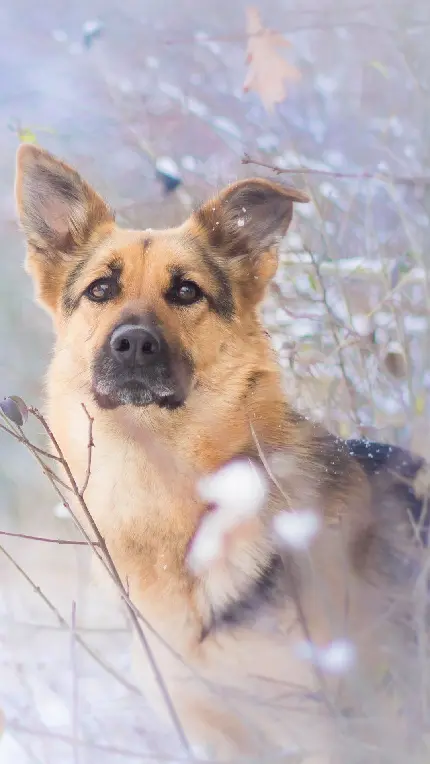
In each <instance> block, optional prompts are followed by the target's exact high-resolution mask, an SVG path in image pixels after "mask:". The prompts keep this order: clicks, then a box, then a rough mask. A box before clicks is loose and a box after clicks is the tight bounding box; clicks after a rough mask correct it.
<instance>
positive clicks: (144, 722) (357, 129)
mask: <svg viewBox="0 0 430 764" xmlns="http://www.w3.org/2000/svg"><path fill="white" fill-rule="evenodd" d="M429 31H430V5H429V4H428V3H426V2H425V1H424V0H412V1H406V0H379V2H378V3H366V2H365V1H364V0H363V1H362V2H360V0H342V2H341V1H340V0H338V2H334V1H332V0H319V2H316V0H313V1H312V0H301V1H300V2H297V0H291V1H288V0H265V2H264V3H258V2H257V3H256V5H255V6H249V5H248V4H247V2H245V1H244V0H236V2H234V3H231V2H227V1H226V0H218V2H217V3H215V2H213V3H209V2H208V1H207V0H201V2H199V3H197V2H196V1H195V0H182V1H181V2H172V1H171V0H140V2H136V1H135V0H122V1H121V2H118V0H103V2H102V1H101V0H86V2H82V0H75V2H74V3H66V2H65V1H64V0H45V2H44V3H43V4H31V3H29V2H28V0H15V1H14V2H12V0H4V2H3V3H2V6H1V8H0V227H1V233H2V247H1V250H0V262H1V278H0V311H1V321H0V333H1V345H0V347H1V351H0V363H1V374H0V395H1V396H6V395H10V394H15V395H20V396H22V397H23V398H24V399H25V400H26V401H27V402H28V403H31V404H35V405H39V404H40V403H41V401H42V399H43V394H42V388H43V376H44V371H45V369H46V366H47V363H48V360H49V351H50V347H51V344H52V334H51V327H50V322H49V319H48V318H47V317H46V316H45V315H44V314H43V312H42V311H41V310H40V309H39V308H38V307H37V306H35V305H34V303H33V295H32V286H31V284H30V281H29V279H28V277H27V276H26V275H25V273H24V270H23V260H24V245H23V239H22V236H21V235H20V233H19V230H18V226H17V222H16V217H15V210H14V199H13V182H14V153H15V150H16V147H17V145H18V144H19V142H20V141H30V142H37V143H39V144H40V145H42V146H44V147H46V148H47V149H49V150H50V151H52V152H53V153H55V154H57V155H59V156H60V157H61V158H63V159H64V160H65V161H67V162H68V163H70V164H72V165H74V166H76V167H77V169H78V170H79V171H80V172H81V173H82V174H83V175H84V176H85V177H86V179H87V180H89V181H90V183H92V184H93V185H94V186H95V187H96V188H97V190H98V191H99V192H100V193H101V194H103V195H104V196H105V197H106V199H107V200H108V201H109V203H110V204H111V205H112V206H113V207H114V208H115V209H116V211H117V217H118V220H119V222H121V223H123V224H125V225H128V226H131V227H134V226H136V227H147V226H150V227H153V228H155V227H165V226H167V225H170V224H175V223H179V222H180V221H182V220H183V219H184V218H185V217H186V216H187V215H188V214H189V212H190V210H191V208H192V207H193V206H194V205H196V204H198V203H199V202H200V201H202V200H204V199H205V198H206V197H207V196H208V195H209V194H211V193H213V191H214V189H216V188H220V187H221V186H222V185H224V184H226V183H228V182H230V181H232V180H235V179H237V178H238V177H245V176H247V175H256V174H257V175H264V176H270V177H274V176H275V175H274V171H273V169H271V168H272V167H275V168H278V169H279V170H283V171H287V174H286V175H283V176H280V179H281V180H284V181H285V182H290V183H294V184H295V185H297V186H298V187H300V188H303V189H305V190H307V191H308V192H309V193H310V194H311V197H312V203H311V204H309V205H307V206H305V205H303V206H298V207H297V210H296V216H295V221H294V224H293V226H292V228H291V229H290V232H289V235H288V236H287V238H286V241H285V242H284V243H283V246H282V255H281V266H280V269H279V273H278V277H277V283H276V284H275V285H274V288H273V290H272V293H271V295H270V297H269V300H268V302H267V306H266V309H265V320H266V323H267V325H268V327H269V329H270V330H271V332H272V336H273V343H274V346H275V348H276V350H277V351H278V352H279V353H280V357H281V361H282V364H283V367H284V369H285V380H286V385H287V389H288V391H289V393H290V395H291V398H292V400H294V401H295V402H296V405H297V406H298V407H300V408H301V409H302V410H304V411H305V412H306V413H308V414H309V415H311V416H313V417H316V418H321V419H323V420H324V421H325V422H326V423H327V424H328V425H329V426H330V427H331V428H332V429H333V430H335V431H337V432H338V433H340V434H341V435H342V436H344V437H346V436H349V435H358V434H359V435H364V436H367V437H378V439H382V440H394V441H396V442H398V443H400V444H402V445H407V446H410V447H412V448H413V449H414V450H416V451H418V452H419V453H422V454H423V455H426V454H427V452H428V426H429V404H428V394H427V393H428V388H429V385H430V334H429V310H428V307H429V296H430V295H429V289H428V287H429V284H428V281H429V254H428V251H429V238H430V230H429V215H430V46H429V44H428V39H429ZM243 159H245V162H247V163H245V164H244V163H243ZM251 160H255V162H256V164H252V163H250V162H251ZM40 434H41V433H37V432H36V436H37V437H39V436H40ZM0 454H1V459H0V529H2V530H4V531H7V532H18V533H30V534H33V535H38V534H40V535H54V536H57V537H59V536H63V537H65V536H67V535H70V534H71V533H72V532H73V531H72V529H71V528H70V522H69V521H68V520H67V519H60V518H58V517H56V516H55V514H54V506H55V504H56V498H55V495H54V493H53V491H52V489H51V488H50V486H49V483H48V482H47V481H46V480H45V479H44V477H43V475H42V474H41V473H40V469H39V468H38V465H37V464H36V463H35V462H34V461H33V460H32V459H31V457H30V456H29V454H28V453H27V452H26V451H25V449H24V448H23V447H22V446H20V444H17V443H15V442H13V441H12V439H11V438H9V437H8V436H7V435H5V434H4V433H0ZM0 541H1V543H3V541H4V548H5V549H7V550H8V552H9V553H10V554H12V555H13V557H14V559H15V560H17V561H18V562H20V564H21V565H23V564H24V563H25V570H26V571H27V573H28V574H31V578H32V582H33V583H35V584H36V585H37V586H39V587H40V588H41V589H43V591H44V592H45V593H47V595H48V596H49V598H50V601H51V603H55V607H56V608H57V609H58V610H59V611H60V612H61V614H62V615H63V617H64V618H66V620H67V622H68V623H70V622H71V617H72V616H71V613H72V601H73V600H75V601H77V602H78V606H77V609H76V615H75V616H73V620H74V623H75V626H76V629H77V630H78V631H79V633H80V634H81V635H84V636H85V639H86V640H87V642H88V644H89V645H91V646H92V647H94V648H97V649H98V650H99V651H101V652H102V654H103V656H104V657H105V658H106V659H109V661H110V662H111V663H112V664H113V665H115V666H116V667H117V668H118V667H121V671H124V672H126V671H127V661H128V658H127V649H126V646H127V640H128V626H127V624H126V623H125V622H124V619H123V616H122V615H121V614H120V613H119V612H117V609H116V608H115V607H114V606H113V605H112V606H111V605H109V606H107V605H106V602H105V601H104V600H102V599H101V595H100V593H94V592H93V591H92V590H91V587H90V586H88V585H87V580H88V575H87V568H88V560H87V557H86V551H85V550H83V549H82V550H81V549H79V548H78V547H76V548H67V547H58V546H56V545H52V544H39V543H37V542H35V541H30V540H28V541H26V540H23V539H12V538H6V537H5V538H4V539H3V540H1V539H0ZM0 576H1V579H0V584H1V586H0V707H2V708H3V709H4V711H5V714H6V716H7V718H8V720H9V728H8V732H7V733H6V735H5V736H4V738H3V742H2V744H1V745H0V762H1V764H6V762H7V764H10V763H11V762H12V761H13V762H14V764H19V763H20V762H21V761H22V762H33V761H34V762H43V764H45V763H46V764H48V763H49V762H60V761H61V762H68V761H76V760H77V759H76V755H77V754H76V751H75V752H73V750H72V749H73V746H72V745H71V742H70V741H71V726H73V724H75V725H78V727H79V730H78V731H79V734H80V735H81V737H82V739H85V740H87V741H90V742H91V743H92V746H93V747H91V746H90V747H88V746H87V747H82V748H81V749H80V750H79V759H78V760H79V761H80V762H87V761H88V762H89V761H90V760H91V761H92V762H93V761H96V762H97V761H100V762H101V761H103V762H110V761H112V762H114V761H130V762H131V761H134V760H136V759H137V758H140V755H141V752H142V750H143V748H142V746H146V747H147V748H148V750H156V749H157V747H158V750H160V751H165V750H166V746H167V744H168V739H167V738H164V739H163V741H162V746H161V747H160V745H161V744H160V741H159V736H158V735H157V734H156V732H157V731H156V727H154V724H153V721H152V720H151V718H150V717H149V715H148V712H147V711H146V710H145V713H144V714H142V708H144V706H143V705H142V701H141V700H139V701H137V700H136V699H135V697H134V695H133V693H132V692H130V691H129V690H127V688H125V687H124V686H123V685H122V684H121V683H120V682H118V681H116V680H115V679H114V678H112V677H111V676H109V675H107V674H106V672H105V671H104V670H103V669H102V668H100V666H98V665H97V664H96V663H95V662H94V660H93V659H91V658H90V657H89V656H88V655H86V654H85V653H84V651H83V650H81V651H80V652H79V656H78V659H79V665H78V667H77V669H76V667H75V670H74V671H72V670H71V667H70V660H71V650H72V652H73V640H72V642H71V638H70V633H69V632H68V631H67V630H64V629H62V628H61V626H60V624H59V622H58V618H57V617H56V615H55V614H54V613H53V612H52V610H51V611H50V609H49V607H48V606H47V605H46V602H42V601H41V598H40V597H38V596H37V594H35V593H34V591H32V583H31V582H29V581H28V580H27V581H26V580H25V579H24V578H23V576H22V574H20V572H19V571H18V570H17V569H16V567H15V568H14V566H13V565H12V563H11V562H10V561H9V560H7V559H6V558H5V557H4V555H0ZM81 653H82V654H81ZM76 675H78V677H79V688H78V689H79V698H80V712H79V715H78V718H77V720H76V718H75V716H74V715H73V713H72V710H71V709H72V705H73V704H72V701H71V698H75V700H76V686H75V685H76ZM73 707H74V706H73ZM124 730H126V731H127V734H126V735H125V734H124ZM154 730H155V731H154ZM125 741H126V742H125ZM172 745H173V743H172ZM97 746H98V747H97ZM126 746H128V747H129V749H130V750H129V751H128V752H127V751H124V750H122V749H124V748H125V747H126ZM163 746H164V747H163ZM115 747H116V753H115V751H114V752H112V751H113V749H115ZM121 747H122V749H121ZM120 749H121V750H122V752H121V750H120ZM133 752H134V753H133ZM147 760H152V759H149V758H148V759H147ZM155 760H158V759H157V758H156V757H154V761H155Z"/></svg>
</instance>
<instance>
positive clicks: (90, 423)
mask: <svg viewBox="0 0 430 764" xmlns="http://www.w3.org/2000/svg"><path fill="white" fill-rule="evenodd" d="M81 406H82V408H83V410H84V411H85V414H86V415H87V417H88V460H87V471H86V474H85V479H84V484H83V486H82V488H81V490H80V495H81V496H82V497H83V495H84V493H85V491H86V490H87V486H88V481H89V479H90V474H91V461H92V453H93V448H94V440H93V424H94V417H92V416H90V414H89V412H88V409H87V407H86V405H85V403H81Z"/></svg>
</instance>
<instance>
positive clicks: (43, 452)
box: [0, 424, 60, 462]
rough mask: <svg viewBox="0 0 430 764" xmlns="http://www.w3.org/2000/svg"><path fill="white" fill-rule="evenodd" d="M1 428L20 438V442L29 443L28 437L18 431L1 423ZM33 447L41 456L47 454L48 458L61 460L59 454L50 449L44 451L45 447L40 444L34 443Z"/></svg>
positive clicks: (17, 438)
mask: <svg viewBox="0 0 430 764" xmlns="http://www.w3.org/2000/svg"><path fill="white" fill-rule="evenodd" d="M0 430H3V431H4V432H7V434H8V435H11V436H12V438H15V440H18V441H19V442H20V443H24V444H25V445H28V443H29V441H28V440H27V438H26V437H25V436H23V435H18V433H17V432H15V431H14V430H12V429H11V428H10V427H6V426H5V425H4V424H0ZM32 448H33V450H34V451H36V452H37V453H38V454H40V455H41V456H46V458H47V459H53V460H54V461H57V462H59V461H60V459H59V458H58V456H55V454H50V453H49V451H44V449H43V448H39V446H35V445H34V444H32Z"/></svg>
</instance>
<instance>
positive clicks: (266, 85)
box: [243, 8, 301, 112]
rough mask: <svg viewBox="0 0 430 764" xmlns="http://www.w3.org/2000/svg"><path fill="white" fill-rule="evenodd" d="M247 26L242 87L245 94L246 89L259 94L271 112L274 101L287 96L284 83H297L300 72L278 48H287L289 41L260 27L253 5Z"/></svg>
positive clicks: (249, 11)
mask: <svg viewBox="0 0 430 764" xmlns="http://www.w3.org/2000/svg"><path fill="white" fill-rule="evenodd" d="M246 28H247V34H248V35H249V37H248V45H247V49H246V54H247V55H246V63H247V64H248V73H247V75H246V78H245V82H244V84H243V89H244V91H245V93H247V92H248V91H249V90H254V91H255V92H256V93H258V95H259V96H260V98H261V100H262V102H263V104H264V106H265V108H266V110H267V111H268V112H272V111H273V108H274V106H275V104H277V103H281V102H282V101H283V100H284V99H285V98H286V95H287V83H289V82H297V81H298V80H299V79H300V78H301V74H300V72H299V70H298V69H297V68H296V67H295V66H293V65H292V64H289V63H288V61H286V60H285V58H284V57H283V56H282V55H281V53H279V51H278V48H289V47H290V43H289V42H287V40H285V39H284V37H283V36H282V35H281V34H278V33H277V32H272V31H271V30H270V29H266V28H265V27H263V25H262V23H261V19H260V15H259V13H258V10H257V9H256V8H248V9H247V25H246Z"/></svg>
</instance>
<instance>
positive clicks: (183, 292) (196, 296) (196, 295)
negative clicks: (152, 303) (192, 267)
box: [167, 281, 203, 305]
mask: <svg viewBox="0 0 430 764" xmlns="http://www.w3.org/2000/svg"><path fill="white" fill-rule="evenodd" d="M202 297H203V292H202V290H201V289H200V287H199V286H198V284H195V283H194V281H178V283H177V284H174V285H173V286H172V287H171V289H169V291H168V293H167V299H168V300H169V302H173V303H176V305H192V304H193V303H195V302H198V300H201V299H202Z"/></svg>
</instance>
